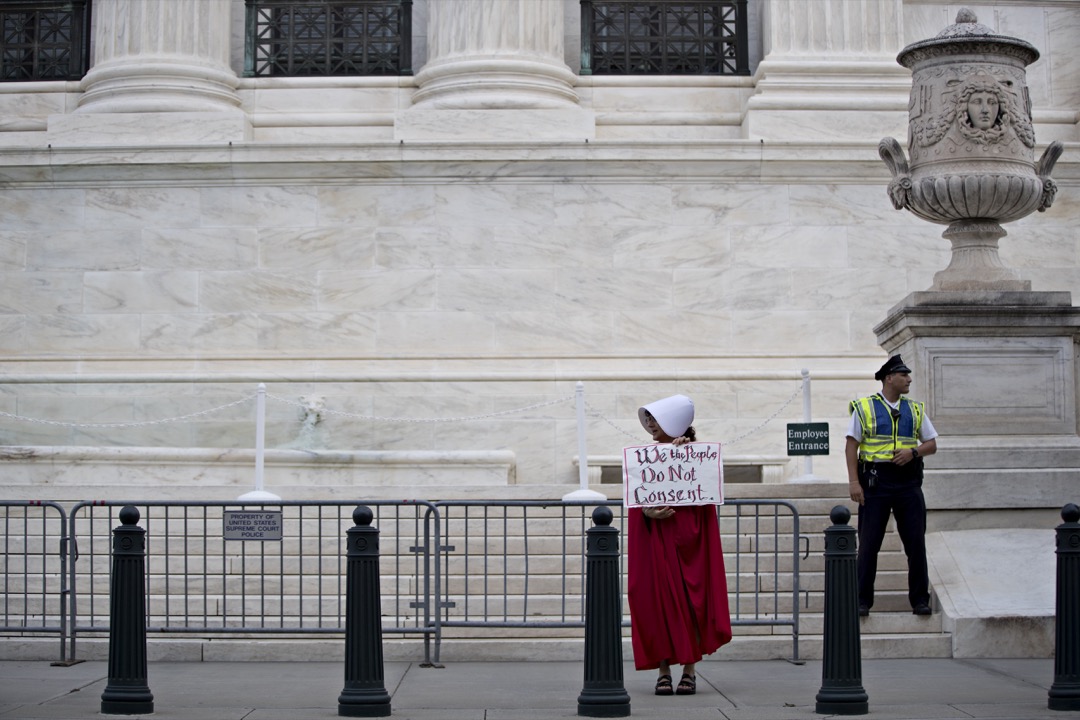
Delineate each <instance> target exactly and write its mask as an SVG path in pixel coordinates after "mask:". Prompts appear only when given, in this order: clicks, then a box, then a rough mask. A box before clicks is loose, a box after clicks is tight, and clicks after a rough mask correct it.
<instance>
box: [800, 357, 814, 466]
mask: <svg viewBox="0 0 1080 720" xmlns="http://www.w3.org/2000/svg"><path fill="white" fill-rule="evenodd" d="M813 417H814V415H813V413H812V412H811V411H810V369H809V368H803V369H802V419H803V422H804V423H809V422H813ZM803 474H804V475H806V477H814V456H813V455H806V456H805V457H803Z"/></svg>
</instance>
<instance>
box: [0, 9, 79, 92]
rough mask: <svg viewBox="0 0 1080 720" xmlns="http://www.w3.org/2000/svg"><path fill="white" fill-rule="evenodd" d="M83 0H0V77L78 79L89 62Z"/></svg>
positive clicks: (12, 80)
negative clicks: (12, 0) (2, 0)
mask: <svg viewBox="0 0 1080 720" xmlns="http://www.w3.org/2000/svg"><path fill="white" fill-rule="evenodd" d="M89 14H90V6H89V3H88V2H87V0H67V1H66V2H62V1H58V0H51V1H50V0H37V1H36V2H35V1H32V0H27V1H26V2H19V1H15V2H10V1H6V0H5V1H4V2H0V81H2V82H28V81H32V80H78V79H80V78H81V77H82V76H83V75H85V74H86V69H87V67H88V66H89V64H90V42H89V37H88V34H89V31H90V19H89Z"/></svg>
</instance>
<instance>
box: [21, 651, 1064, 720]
mask: <svg viewBox="0 0 1080 720" xmlns="http://www.w3.org/2000/svg"><path fill="white" fill-rule="evenodd" d="M655 677H656V673H655V672H653V671H649V672H635V671H634V669H633V666H632V665H631V664H627V666H626V670H625V687H626V689H627V691H628V692H629V694H630V710H631V717H635V718H648V719H651V718H656V719H660V718H663V719H664V720H705V719H706V718H707V719H708V720H725V719H726V720H804V719H806V718H822V717H826V716H824V715H818V714H817V713H815V712H814V707H815V696H816V695H817V692H818V690H820V689H821V663H820V662H819V661H809V662H807V663H806V664H805V665H792V664H790V663H787V662H785V661H783V660H770V661H730V662H726V661H723V660H713V661H704V662H702V663H700V664H699V665H698V693H697V695H693V696H675V697H656V696H655V695H653V692H652V689H653V682H654V680H655ZM677 679H678V676H677V675H676V680H677ZM1053 680H1054V663H1053V660H1045V659H1040V660H1027V659H1025V660H940V659H939V660H927V659H905V660H864V661H863V688H864V689H865V690H866V692H867V694H868V695H869V704H870V714H869V715H868V716H867V717H873V718H884V719H887V720H922V719H926V720H931V719H932V720H940V719H943V718H964V719H966V720H970V719H971V718H981V719H985V720H990V719H991V718H992V719H993V720H1005V719H1008V718H1015V719H1016V720H1037V719H1040V718H1057V719H1058V720H1060V719H1062V718H1069V717H1077V718H1080V712H1055V711H1052V710H1048V709H1047V707H1046V703H1047V691H1048V690H1049V688H1050V685H1051V684H1052V683H1053ZM107 681H108V666H107V663H104V662H85V663H80V664H77V665H73V666H71V667H53V666H51V665H50V664H49V663H48V662H0V720H22V719H29V718H35V719H40V718H49V719H52V720H76V719H77V720H86V719H87V718H93V717H137V716H119V715H109V716H102V715H100V714H99V713H100V710H101V693H102V691H103V690H104V689H105V686H106V684H107ZM148 684H149V686H150V691H151V693H153V695H154V711H155V712H154V714H153V715H152V716H147V717H154V718H160V719H173V718H175V719H177V720H316V719H317V720H327V719H328V718H334V717H338V715H337V699H338V695H339V694H340V693H341V690H342V688H343V687H344V669H343V666H342V665H341V664H340V663H317V662H307V663H300V662H297V663H293V662H279V663H215V662H202V663H200V662H194V663H171V662H158V663H151V665H150V668H149V682H148ZM385 685H386V689H387V691H388V692H389V693H390V694H391V696H392V699H391V710H392V715H391V717H394V718H408V719H412V720H534V719H535V720H544V719H546V718H571V717H577V697H578V694H579V693H580V692H581V689H582V685H583V669H582V665H581V663H571V662H510V663H471V662H463V663H453V664H448V665H446V667H443V668H425V667H420V666H419V664H417V663H407V662H390V663H387V664H386V666H385Z"/></svg>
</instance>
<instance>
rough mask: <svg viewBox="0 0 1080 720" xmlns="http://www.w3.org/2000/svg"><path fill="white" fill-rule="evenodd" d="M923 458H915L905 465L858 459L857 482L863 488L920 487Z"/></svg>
mask: <svg viewBox="0 0 1080 720" xmlns="http://www.w3.org/2000/svg"><path fill="white" fill-rule="evenodd" d="M922 479H923V459H922V458H921V457H918V458H915V459H914V460H912V461H911V462H909V463H908V464H907V465H897V464H895V463H891V462H866V461H864V460H860V461H859V483H860V484H861V485H862V486H863V487H864V488H875V487H893V488H895V487H921V486H922Z"/></svg>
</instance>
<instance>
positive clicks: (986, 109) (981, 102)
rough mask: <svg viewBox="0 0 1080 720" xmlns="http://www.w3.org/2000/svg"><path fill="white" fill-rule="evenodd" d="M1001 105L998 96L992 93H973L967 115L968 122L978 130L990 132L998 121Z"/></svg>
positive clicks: (968, 104) (969, 99)
mask: <svg viewBox="0 0 1080 720" xmlns="http://www.w3.org/2000/svg"><path fill="white" fill-rule="evenodd" d="M1000 107H1001V103H1000V102H999V101H998V98H997V95H995V94H994V93H991V92H985V91H982V90H980V91H978V92H973V93H972V94H971V96H970V97H969V98H968V102H967V115H968V122H970V123H971V124H972V126H974V127H975V128H976V129H977V130H989V129H990V128H992V127H993V126H994V125H995V124H997V120H998V111H999V108H1000Z"/></svg>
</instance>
